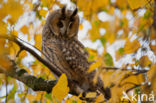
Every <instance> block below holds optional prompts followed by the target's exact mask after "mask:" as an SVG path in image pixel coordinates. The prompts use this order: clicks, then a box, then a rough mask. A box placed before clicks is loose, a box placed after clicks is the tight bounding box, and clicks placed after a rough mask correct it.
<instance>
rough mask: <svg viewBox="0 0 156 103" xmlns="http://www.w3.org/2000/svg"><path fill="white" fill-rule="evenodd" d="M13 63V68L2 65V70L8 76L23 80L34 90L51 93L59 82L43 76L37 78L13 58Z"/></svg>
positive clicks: (0, 68)
mask: <svg viewBox="0 0 156 103" xmlns="http://www.w3.org/2000/svg"><path fill="white" fill-rule="evenodd" d="M11 64H12V68H11V70H6V69H5V68H3V67H0V70H1V71H3V73H4V74H6V75H7V76H10V77H12V78H15V79H17V80H19V81H21V82H23V83H24V84H25V85H27V86H28V87H30V88H32V89H33V90H34V91H46V92H47V93H50V92H51V90H52V88H53V87H54V86H55V84H56V82H57V81H56V80H44V79H43V78H41V77H40V78H37V77H35V76H32V75H29V74H28V73H27V71H25V70H24V69H21V68H19V67H18V66H17V65H16V63H15V61H13V60H11Z"/></svg>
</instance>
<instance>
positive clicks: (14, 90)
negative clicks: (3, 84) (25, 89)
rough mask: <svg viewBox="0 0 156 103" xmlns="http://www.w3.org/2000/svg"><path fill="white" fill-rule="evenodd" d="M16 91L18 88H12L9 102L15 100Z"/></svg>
mask: <svg viewBox="0 0 156 103" xmlns="http://www.w3.org/2000/svg"><path fill="white" fill-rule="evenodd" d="M16 90H17V88H16V86H15V85H14V87H13V88H12V90H11V91H10V93H8V97H7V99H8V100H10V99H13V98H14V96H15V93H16Z"/></svg>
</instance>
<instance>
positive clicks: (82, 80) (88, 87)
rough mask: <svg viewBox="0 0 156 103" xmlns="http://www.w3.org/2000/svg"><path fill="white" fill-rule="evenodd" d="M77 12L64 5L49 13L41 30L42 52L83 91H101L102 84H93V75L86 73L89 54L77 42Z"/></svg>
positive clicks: (93, 73)
mask: <svg viewBox="0 0 156 103" xmlns="http://www.w3.org/2000/svg"><path fill="white" fill-rule="evenodd" d="M77 12H78V9H77V8H76V9H75V10H73V11H72V10H68V9H66V6H64V7H62V8H61V9H58V10H55V11H53V12H52V13H50V14H49V16H48V18H47V20H46V23H45V25H44V27H43V31H42V52H43V54H44V55H45V58H46V59H47V60H48V61H49V62H50V63H51V64H53V65H54V66H55V68H57V70H58V71H59V72H60V73H65V74H66V76H67V78H68V79H69V80H71V81H74V82H75V83H77V85H79V87H80V88H81V89H82V90H83V91H85V92H87V91H96V90H98V89H99V88H100V89H101V88H102V89H103V90H102V91H103V92H104V88H103V84H102V82H98V83H97V84H96V85H93V84H94V83H93V78H94V75H95V72H92V73H88V72H87V70H88V68H89V66H90V64H91V63H90V62H89V61H88V52H87V51H86V50H85V47H84V46H83V44H82V43H81V42H80V41H79V40H78V29H79V21H80V20H79V16H78V14H77ZM99 91H101V90H99Z"/></svg>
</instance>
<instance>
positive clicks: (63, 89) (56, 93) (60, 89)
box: [52, 74, 69, 102]
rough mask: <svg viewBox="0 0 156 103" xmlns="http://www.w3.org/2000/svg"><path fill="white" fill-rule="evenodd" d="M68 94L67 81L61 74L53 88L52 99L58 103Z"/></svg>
mask: <svg viewBox="0 0 156 103" xmlns="http://www.w3.org/2000/svg"><path fill="white" fill-rule="evenodd" d="M68 92H69V87H68V81H67V77H66V75H65V74H62V75H61V76H60V78H59V80H58V82H57V84H56V85H55V86H54V87H53V90H52V98H53V97H54V98H56V99H57V100H58V101H60V102H61V101H62V99H63V98H65V96H67V94H68Z"/></svg>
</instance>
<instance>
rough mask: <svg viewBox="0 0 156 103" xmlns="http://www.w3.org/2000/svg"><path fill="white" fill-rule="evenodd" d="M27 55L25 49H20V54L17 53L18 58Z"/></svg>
mask: <svg viewBox="0 0 156 103" xmlns="http://www.w3.org/2000/svg"><path fill="white" fill-rule="evenodd" d="M26 56H27V52H26V51H22V52H21V53H20V54H19V57H20V58H24V57H26Z"/></svg>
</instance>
